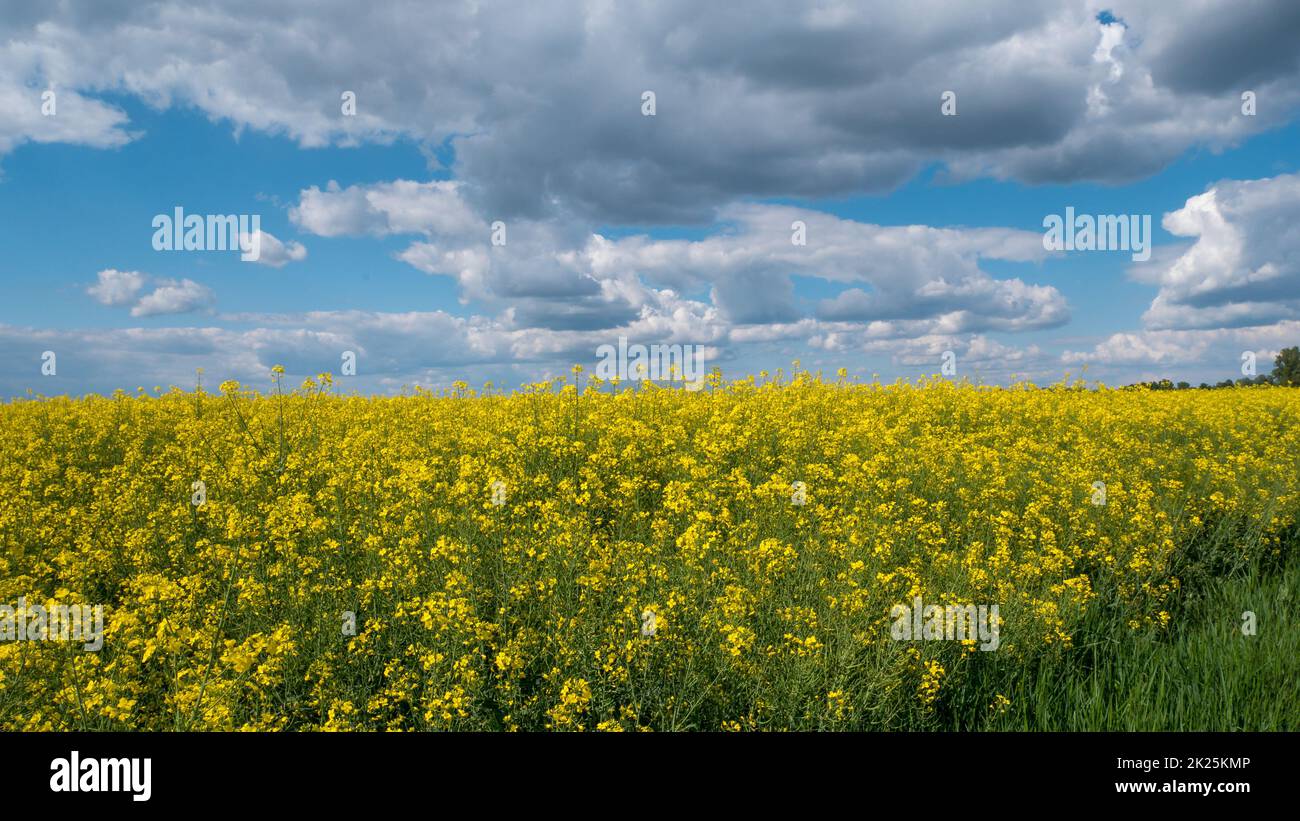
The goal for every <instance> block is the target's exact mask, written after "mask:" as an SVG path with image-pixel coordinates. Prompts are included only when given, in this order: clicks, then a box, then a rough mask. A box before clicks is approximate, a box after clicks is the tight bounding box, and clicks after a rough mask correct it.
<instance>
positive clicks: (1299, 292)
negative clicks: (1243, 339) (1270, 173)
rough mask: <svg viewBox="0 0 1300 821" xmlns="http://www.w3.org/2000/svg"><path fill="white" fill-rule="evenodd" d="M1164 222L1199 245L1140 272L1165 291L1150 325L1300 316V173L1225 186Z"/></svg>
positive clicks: (1200, 325) (1227, 323) (1241, 322)
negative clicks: (1164, 262)
mask: <svg viewBox="0 0 1300 821" xmlns="http://www.w3.org/2000/svg"><path fill="white" fill-rule="evenodd" d="M1162 224H1163V225H1164V228H1165V230H1167V231H1169V232H1170V233H1172V234H1174V235H1175V236H1180V237H1190V238H1195V241H1194V242H1192V243H1191V244H1190V246H1187V247H1185V248H1184V249H1183V250H1182V253H1181V254H1180V255H1179V256H1178V257H1177V258H1176V259H1174V260H1173V261H1172V262H1170V263H1167V264H1163V265H1159V266H1156V267H1154V268H1153V269H1150V270H1146V271H1144V273H1143V274H1142V278H1143V279H1144V281H1148V282H1154V283H1155V284H1157V285H1158V286H1159V289H1160V290H1159V292H1158V293H1157V295H1156V298H1155V300H1154V301H1153V302H1152V304H1151V308H1150V309H1149V310H1148V311H1147V312H1146V313H1145V314H1144V315H1143V323H1144V324H1145V325H1146V327H1148V328H1151V329H1156V330H1173V329H1180V328H1215V327H1223V326H1228V327H1232V326H1243V325H1262V324H1267V323H1271V322H1276V321H1279V320H1283V319H1298V318H1300V175H1295V174H1284V175H1281V176H1277V177H1272V178H1268V179H1261V180H1244V181H1239V180H1224V181H1222V182H1219V183H1216V184H1215V185H1213V186H1211V187H1210V188H1209V190H1207V191H1206V192H1205V193H1203V194H1198V195H1197V196H1194V197H1192V198H1190V199H1188V200H1187V202H1186V204H1185V205H1184V206H1183V207H1182V208H1179V209H1177V210H1176V211H1172V212H1170V213H1168V214H1165V216H1164V220H1163V223H1162Z"/></svg>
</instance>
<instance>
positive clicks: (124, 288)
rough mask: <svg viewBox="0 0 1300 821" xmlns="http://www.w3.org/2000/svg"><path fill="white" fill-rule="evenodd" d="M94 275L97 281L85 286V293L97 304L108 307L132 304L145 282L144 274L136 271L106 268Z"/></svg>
mask: <svg viewBox="0 0 1300 821" xmlns="http://www.w3.org/2000/svg"><path fill="white" fill-rule="evenodd" d="M95 276H96V277H97V278H98V280H99V281H98V282H96V283H95V284H94V285H91V286H90V287H88V288H86V293H88V294H90V295H91V296H92V297H94V298H95V301H96V302H98V303H99V304H101V305H108V306H110V307H120V306H123V305H131V304H134V303H135V301H136V299H137V296H138V295H139V293H140V289H141V288H143V287H144V283H145V275H144V274H142V273H140V272H138V271H119V270H117V269H116V268H106V269H104V270H103V271H100V272H99V273H98V274H96V275H95Z"/></svg>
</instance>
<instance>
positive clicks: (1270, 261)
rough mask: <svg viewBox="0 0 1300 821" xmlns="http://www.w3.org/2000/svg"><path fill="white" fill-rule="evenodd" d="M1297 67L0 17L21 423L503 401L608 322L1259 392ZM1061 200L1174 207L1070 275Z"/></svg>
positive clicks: (1116, 15)
mask: <svg viewBox="0 0 1300 821" xmlns="http://www.w3.org/2000/svg"><path fill="white" fill-rule="evenodd" d="M1297 42H1300V4H1298V3H1295V2H1293V1H1292V0H1277V1H1276V2H1269V0H1257V1H1255V2H1239V0H1233V1H1231V2H1229V0H1223V2H1217V1H1215V0H1190V2H1185V3H1180V4H1178V8H1177V9H1175V8H1174V7H1173V4H1170V3H1168V2H1161V1H1159V0H1116V2H1106V3H1096V2H1083V1H1082V0H1053V1H1052V2H1036V3H1024V2H998V0H986V1H985V2H981V3H969V2H930V0H912V2H909V3H848V2H846V3H840V2H813V3H802V4H801V3H790V2H779V3H778V2H757V1H756V0H750V2H746V3H734V4H733V3H727V4H722V3H700V2H698V1H697V0H690V2H687V1H686V0H683V2H675V1H674V0H655V1H654V2H646V3H636V2H629V1H627V0H623V1H622V2H595V1H590V2H578V3H566V2H554V1H552V2H546V3H536V4H531V3H508V4H506V3H495V2H482V1H480V2H442V3H434V2H376V3H356V2H354V0H347V1H346V2H342V1H341V0H338V1H336V0H320V1H319V2H315V3H311V4H303V3H299V2H288V0H222V1H221V2H206V3H171V2H147V1H146V0H120V1H119V0H95V1H94V2H91V0H86V2H77V1H76V0H63V2H58V3H46V4H5V5H4V6H0V112H3V116H0V248H3V252H4V253H3V254H2V255H0V296H2V297H3V298H2V299H0V396H4V397H9V396H16V395H23V394H24V393H25V392H26V391H27V390H29V389H30V390H33V391H35V392H38V393H44V394H61V393H72V394H80V393H84V392H87V391H98V392H109V391H112V390H113V389H115V388H124V389H126V390H130V391H134V390H135V388H136V387H137V386H144V387H146V388H148V389H150V390H152V388H153V386H155V385H161V386H164V387H166V386H167V385H170V384H177V385H182V386H185V385H192V384H193V379H194V369H195V368H198V367H202V368H204V370H205V374H206V375H205V377H204V378H205V382H208V383H210V384H215V383H216V382H219V381H221V380H223V379H227V378H234V379H239V380H241V381H243V382H245V383H247V384H251V385H256V386H265V385H266V384H267V383H268V379H267V372H268V370H269V369H270V367H271V366H272V365H274V364H282V365H284V366H285V367H286V369H287V370H288V371H289V373H290V374H291V375H293V376H294V377H295V381H296V379H297V378H301V377H304V376H307V375H311V374H316V373H319V372H324V371H330V372H333V373H335V374H338V373H339V372H340V363H341V356H342V353H343V351H348V350H351V351H355V352H356V354H357V371H358V373H357V376H356V377H355V378H354V379H352V380H351V382H350V383H349V384H350V386H351V387H355V388H356V389H358V390H363V391H381V392H395V391H400V390H402V388H403V386H409V385H415V384H420V385H425V386H440V385H447V384H449V383H450V382H452V381H453V380H456V379H467V380H469V381H471V382H472V383H480V382H483V381H486V380H493V381H495V382H496V383H497V384H498V385H508V386H515V385H518V384H520V383H523V382H530V381H535V380H538V379H541V378H544V377H547V376H550V375H553V374H559V373H563V372H565V371H567V369H568V367H569V366H570V365H572V364H574V363H581V364H584V365H586V366H587V367H588V368H591V367H592V366H593V365H594V364H595V362H596V349H597V347H598V346H600V345H604V344H616V343H617V341H618V338H619V337H620V336H624V337H627V338H628V339H629V340H631V341H632V342H642V343H647V344H649V343H683V344H699V345H704V346H706V347H705V350H706V352H707V366H708V367H713V366H718V367H721V368H722V369H723V372H724V373H725V374H726V375H727V376H743V375H746V374H749V373H757V372H758V371H761V370H764V369H767V370H775V369H776V368H778V367H782V366H785V367H788V366H789V363H790V362H791V360H794V359H799V360H801V361H802V363H803V365H804V367H808V368H813V369H818V368H820V369H824V370H825V371H827V372H828V373H829V372H832V371H834V370H836V369H838V368H840V367H844V368H847V369H848V370H849V371H850V373H852V374H854V375H859V376H862V377H863V378H866V379H870V378H871V377H872V375H873V374H879V375H880V377H881V378H882V379H885V380H892V379H893V378H896V377H905V378H915V377H918V376H920V375H922V374H928V373H936V372H938V371H939V369H940V364H941V360H942V357H943V353H944V352H945V351H952V352H953V353H954V354H955V356H956V362H957V368H958V373H959V375H962V376H969V377H971V378H972V379H982V380H984V381H987V382H1006V381H1008V380H1010V379H1016V378H1023V377H1029V378H1033V379H1035V380H1036V381H1040V382H1046V381H1055V380H1057V379H1060V378H1061V377H1062V376H1063V375H1064V374H1066V373H1067V372H1068V373H1071V374H1074V375H1077V374H1080V373H1081V372H1082V370H1083V368H1085V367H1086V368H1087V374H1086V375H1087V377H1088V378H1090V379H1100V380H1102V381H1105V382H1107V383H1111V384H1115V383H1123V382H1131V381H1136V380H1139V379H1150V378H1159V377H1169V378H1173V379H1175V380H1178V379H1186V380H1188V381H1191V382H1193V383H1196V382H1200V381H1212V382H1213V381H1218V380H1220V379H1224V378H1232V377H1236V376H1239V375H1240V366H1241V356H1242V352H1243V351H1254V352H1256V353H1257V354H1258V356H1259V358H1260V361H1261V363H1263V364H1262V365H1261V370H1262V371H1264V372H1267V370H1268V368H1269V367H1270V363H1271V359H1272V356H1273V354H1274V353H1275V352H1276V351H1277V350H1278V349H1280V348H1282V347H1286V346H1288V345H1294V344H1300V228H1298V227H1297V224H1298V221H1297V218H1300V173H1298V172H1300V168H1297V151H1296V148H1297V146H1300V122H1297V113H1300V49H1297V48H1296V43H1297ZM647 92H651V93H652V94H653V99H652V101H651V100H650V98H649V97H648V95H647ZM651 102H652V103H653V110H652V111H651V110H650V103H651ZM178 207H179V208H182V209H184V212H185V213H186V214H199V215H207V214H219V215H245V216H249V217H251V216H254V215H255V216H257V217H258V219H259V220H260V226H261V234H260V237H261V253H260V258H259V259H258V260H256V261H242V260H241V259H240V255H239V253H238V252H237V251H236V252H231V251H222V250H172V251H167V250H157V249H156V248H155V242H154V237H155V227H154V226H155V218H156V217H158V216H159V215H172V214H173V213H174V209H176V208H178ZM1067 208H1072V209H1074V212H1075V213H1077V214H1087V215H1124V216H1127V215H1137V216H1141V215H1149V216H1150V219H1151V227H1152V235H1153V236H1152V237H1151V247H1150V249H1149V258H1148V259H1145V260H1142V261H1138V260H1136V259H1135V257H1140V256H1145V255H1143V254H1138V253H1133V252H1131V249H1130V250H1091V251H1089V250H1048V249H1047V248H1045V245H1044V241H1043V239H1044V232H1045V230H1044V221H1045V219H1047V218H1048V217H1049V216H1051V215H1064V214H1065V213H1066V209H1067ZM496 223H499V224H500V225H501V226H503V227H504V232H503V233H504V239H505V242H504V244H496V243H494V242H493V226H494V224H496ZM796 226H800V227H799V228H798V230H797V231H796ZM796 233H797V234H799V235H800V236H801V238H802V239H803V240H804V241H803V242H802V243H800V242H799V241H798V239H799V237H796ZM45 351H53V352H55V354H56V355H57V370H56V373H55V374H54V375H43V374H42V372H41V366H42V354H43V353H44V352H45Z"/></svg>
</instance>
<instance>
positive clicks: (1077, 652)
mask: <svg viewBox="0 0 1300 821" xmlns="http://www.w3.org/2000/svg"><path fill="white" fill-rule="evenodd" d="M1282 555H1284V556H1286V557H1287V558H1286V560H1285V561H1286V563H1285V564H1284V565H1281V566H1278V564H1277V563H1276V562H1274V563H1269V562H1256V563H1252V564H1250V565H1248V566H1246V567H1244V568H1238V569H1236V570H1235V572H1233V573H1231V575H1228V576H1226V577H1224V576H1220V577H1214V578H1204V579H1203V580H1202V581H1201V583H1200V586H1198V587H1197V588H1195V589H1190V590H1186V591H1185V593H1186V595H1185V596H1184V601H1185V604H1184V606H1183V608H1182V610H1181V611H1180V612H1179V613H1178V614H1176V616H1175V618H1174V619H1173V621H1172V622H1171V624H1170V627H1169V628H1168V629H1167V630H1164V631H1153V632H1149V633H1134V632H1132V631H1129V630H1126V629H1124V627H1123V625H1120V624H1116V623H1114V621H1113V620H1109V619H1107V618H1106V616H1105V615H1104V614H1103V615H1102V616H1101V617H1099V618H1098V619H1096V620H1095V621H1094V622H1093V623H1092V624H1090V625H1089V626H1088V628H1087V629H1086V630H1085V631H1083V632H1082V633H1081V634H1080V635H1079V636H1078V643H1077V645H1076V647H1075V648H1074V649H1073V650H1072V651H1071V652H1069V653H1066V654H1063V655H1061V656H1058V657H1055V658H1052V659H1042V660H1040V661H1039V663H1038V664H1036V665H1034V666H1033V667H1031V668H1028V669H1021V670H1018V671H1000V670H997V669H996V668H994V669H990V670H989V671H988V673H987V674H986V675H985V676H983V677H982V680H978V681H974V682H972V684H976V687H974V688H972V689H973V690H974V691H975V692H980V693H986V694H990V696H989V698H980V699H974V698H969V697H968V698H967V700H966V703H965V704H963V705H950V706H951V707H953V709H952V712H951V713H950V716H951V719H952V720H953V722H954V723H955V725H956V726H957V727H960V728H961V729H983V730H1058V731H1060V730H1063V731H1234V730H1252V731H1261V730H1262V731H1277V730H1296V729H1300V620H1297V619H1296V616H1295V607H1296V605H1297V604H1300V595H1298V594H1300V554H1297V552H1296V550H1295V549H1294V547H1293V548H1292V549H1289V550H1284V552H1283V554H1282ZM1245 611H1252V612H1253V613H1254V614H1255V616H1256V624H1255V635H1253V636H1252V635H1244V634H1243V633H1242V625H1243V618H1242V614H1243V612H1245ZM992 688H1001V689H992ZM993 692H1001V693H1003V694H1005V695H1006V696H1007V697H1008V698H1010V699H1011V702H1012V703H1011V706H1010V707H1008V708H1007V709H1006V710H1005V711H1004V712H1002V713H1001V714H996V713H994V712H993V711H991V710H989V709H988V705H987V702H988V701H989V700H990V699H991V693H993ZM968 695H973V693H970V692H969V691H968Z"/></svg>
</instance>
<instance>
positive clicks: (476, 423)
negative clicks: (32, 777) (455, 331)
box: [0, 369, 1300, 731]
mask: <svg viewBox="0 0 1300 821" xmlns="http://www.w3.org/2000/svg"><path fill="white" fill-rule="evenodd" d="M282 376H283V370H282V369H277V370H276V371H275V372H274V380H275V389H274V390H273V391H272V392H271V393H269V394H268V395H261V394H259V393H256V392H253V391H249V390H246V389H244V388H242V387H241V386H240V385H238V384H237V383H234V382H226V383H223V384H222V385H221V386H220V393H219V394H216V395H213V394H210V393H206V392H204V391H203V390H202V389H201V388H200V389H198V390H196V391H191V392H185V391H181V390H179V389H172V390H171V391H170V392H168V393H164V394H162V395H160V396H154V397H151V396H149V395H147V394H141V395H139V396H128V395H127V394H125V393H119V394H117V395H115V396H113V397H111V398H103V397H89V398H85V399H69V398H53V399H49V398H41V399H36V400H20V401H14V402H12V403H10V404H7V405H4V406H0V453H3V455H4V458H3V460H2V461H0V500H2V501H0V539H2V540H3V545H4V550H3V553H2V554H0V571H3V572H0V602H10V603H12V602H16V601H18V600H19V598H20V597H25V599H26V600H27V601H33V602H35V601H40V602H45V603H47V604H49V605H50V606H54V605H57V604H79V603H81V604H103V605H104V608H105V635H104V645H103V648H102V650H101V651H99V652H93V653H91V652H82V651H81V650H80V649H79V648H78V647H76V646H71V645H68V644H61V643H57V642H0V728H4V729H9V730H13V729H23V730H70V729H84V730H109V729H138V730H344V731H346V730H362V729H365V730H433V729H492V730H497V729H500V730H601V731H606V730H609V731H625V730H631V731H636V730H646V729H654V730H680V729H706V730H755V729H784V728H807V729H851V728H896V727H925V726H933V725H932V722H935V721H937V720H938V719H937V718H936V715H938V714H939V713H940V712H941V710H942V707H943V704H944V701H945V698H946V697H948V696H949V695H950V694H952V693H955V692H959V691H960V688H962V687H963V686H965V685H966V683H967V682H969V681H970V679H971V676H972V674H973V672H974V671H975V669H976V667H977V665H990V664H997V665H1019V664H1031V663H1036V662H1040V661H1042V660H1044V659H1048V660H1050V659H1051V658H1052V657H1053V654H1062V653H1069V652H1071V649H1072V644H1073V641H1074V637H1075V635H1076V633H1077V631H1078V629H1079V625H1080V624H1081V623H1082V622H1083V621H1084V619H1085V618H1086V617H1087V616H1088V614H1089V612H1090V610H1096V609H1097V608H1102V607H1105V608H1115V609H1116V611H1117V612H1120V613H1122V615H1123V619H1124V622H1125V623H1126V624H1127V625H1128V628H1129V629H1131V630H1135V631H1152V632H1158V631H1161V630H1165V629H1167V628H1168V626H1169V624H1170V620H1171V612H1176V608H1175V607H1174V605H1175V604H1176V602H1177V598H1178V596H1179V594H1180V590H1181V587H1182V585H1183V582H1184V580H1183V579H1182V578H1180V576H1179V573H1180V567H1181V565H1180V560H1179V557H1180V556H1181V555H1182V554H1183V552H1184V551H1186V549H1187V548H1188V546H1189V545H1196V544H1200V543H1203V542H1204V541H1205V540H1208V539H1211V538H1213V539H1216V540H1217V541H1216V544H1230V545H1232V548H1231V550H1232V551H1234V555H1228V556H1225V557H1220V558H1221V560H1223V561H1228V562H1234V561H1236V562H1247V561H1250V560H1251V559H1254V558H1258V557H1260V556H1263V555H1266V554H1269V553H1278V552H1279V551H1282V550H1285V549H1288V545H1289V544H1290V543H1289V542H1288V541H1287V538H1288V534H1291V533H1294V530H1295V527H1296V523H1297V514H1298V513H1300V425H1297V421H1300V419H1298V417H1300V392H1298V391H1294V390H1288V389H1282V388H1243V389H1234V390H1222V391H1177V392H1174V391H1149V390H1141V389H1139V390H1129V389H1123V390H1114V389H1108V388H1104V387H1103V388H1099V389H1096V390H1085V389H1082V387H1081V386H1080V385H1078V384H1074V385H1069V384H1061V385H1056V386H1052V387H1049V388H1037V387H1035V386H1030V385H1017V386H1012V387H1011V388H997V387H984V386H976V385H971V384H967V383H952V382H947V381H942V380H938V379H934V380H924V381H922V382H921V383H919V384H910V383H904V382H899V383H895V384H893V385H880V384H877V383H874V382H873V383H868V384H859V383H853V382H850V381H848V380H847V379H846V378H845V376H844V375H843V374H840V376H839V378H838V379H837V380H834V381H825V380H822V379H821V378H820V377H819V376H817V375H813V374H810V373H807V372H805V371H798V370H796V372H795V374H794V375H793V376H792V377H787V376H786V375H784V374H780V373H779V372H778V374H776V375H775V377H774V378H770V379H766V380H756V379H753V378H751V379H747V380H743V381H738V382H732V383H724V382H722V380H721V379H720V378H719V377H718V376H717V375H716V374H715V375H714V376H713V377H711V378H710V379H708V380H707V385H706V387H705V389H704V390H699V391H685V390H680V389H664V388H658V387H655V386H654V385H652V384H643V385H642V386H640V387H638V388H637V389H635V390H617V389H615V386H611V385H609V384H607V383H601V382H600V380H598V379H591V380H587V381H585V383H583V384H582V387H581V389H580V388H579V387H578V386H576V385H574V384H571V383H568V382H567V381H566V380H563V379H561V380H556V381H554V382H548V383H541V384H536V385H531V386H527V387H526V388H525V389H524V390H521V391H517V392H514V393H510V394H506V393H502V392H494V391H492V390H491V389H490V388H489V389H487V390H485V391H483V392H477V391H474V390H472V389H470V388H469V387H468V385H465V384H464V383H457V384H456V386H454V387H453V389H451V390H449V391H447V392H445V393H440V394H435V393H432V392H429V391H425V390H417V391H416V392H415V394H414V395H406V396H400V397H389V398H374V397H363V396H349V395H343V394H341V393H338V392H336V387H337V386H336V384H335V382H336V380H335V379H333V378H332V377H331V376H329V375H328V374H322V375H321V376H320V377H318V378H316V379H313V380H308V381H307V382H306V383H304V385H303V386H302V387H301V388H299V389H298V390H297V391H292V392H290V391H285V390H282V389H281V386H280V380H281V378H282ZM573 378H575V379H582V373H581V371H580V370H577V369H575V371H574V372H573ZM200 482H201V483H202V487H203V493H202V496H201V499H200V497H199V496H198V495H197V491H195V487H196V483H200ZM796 483H798V484H796ZM1097 483H1101V486H1103V487H1104V500H1103V502H1102V503H1099V502H1098V496H1097V488H1098V484H1097ZM792 488H793V490H792ZM1224 534H1228V536H1229V537H1230V538H1227V539H1224V538H1223V536H1224ZM917 596H920V597H923V598H924V599H925V600H926V601H927V602H930V601H932V602H936V603H940V604H955V605H965V604H971V603H990V604H993V603H996V604H998V605H999V606H1000V613H1001V620H1002V624H1001V641H1000V644H999V647H998V650H997V652H996V653H988V654H985V653H978V652H976V651H975V647H974V642H970V641H967V642H941V641H940V642H895V641H892V640H891V639H890V633H889V626H890V623H891V618H890V610H891V607H892V606H893V605H894V604H896V603H899V602H909V601H912V600H913V599H914V598H915V597H917ZM646 613H651V614H652V615H653V629H647V628H646V625H647V623H648V622H647V618H648V617H647V616H646V615H645V614H646ZM349 624H350V625H351V629H349ZM990 701H991V703H990ZM1009 703H1010V702H1009V701H1008V699H1007V698H1006V697H1005V696H1003V695H1002V694H1001V693H998V694H996V696H993V695H989V696H986V697H985V700H984V701H983V702H981V704H982V705H987V706H985V707H982V709H986V710H991V711H994V712H997V711H1002V710H1005V709H1006V708H1007V706H1008V704H1009Z"/></svg>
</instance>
